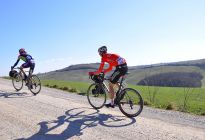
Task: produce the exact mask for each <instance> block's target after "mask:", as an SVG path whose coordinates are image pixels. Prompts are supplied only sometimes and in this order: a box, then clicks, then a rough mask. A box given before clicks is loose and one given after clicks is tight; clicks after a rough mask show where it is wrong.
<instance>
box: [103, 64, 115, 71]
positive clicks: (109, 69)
mask: <svg viewBox="0 0 205 140" xmlns="http://www.w3.org/2000/svg"><path fill="white" fill-rule="evenodd" d="M112 67H113V66H112V65H111V64H110V65H109V67H108V68H107V69H106V70H104V71H103V73H107V72H109V71H111V70H112Z"/></svg>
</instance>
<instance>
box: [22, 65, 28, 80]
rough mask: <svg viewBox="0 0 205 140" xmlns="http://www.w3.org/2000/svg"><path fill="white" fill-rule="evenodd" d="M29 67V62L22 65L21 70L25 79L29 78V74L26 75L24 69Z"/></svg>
mask: <svg viewBox="0 0 205 140" xmlns="http://www.w3.org/2000/svg"><path fill="white" fill-rule="evenodd" d="M28 67H29V63H28V62H27V63H24V64H22V65H21V67H20V69H21V72H22V73H23V75H22V77H23V79H24V80H26V79H27V75H26V73H25V72H24V71H23V69H24V68H28Z"/></svg>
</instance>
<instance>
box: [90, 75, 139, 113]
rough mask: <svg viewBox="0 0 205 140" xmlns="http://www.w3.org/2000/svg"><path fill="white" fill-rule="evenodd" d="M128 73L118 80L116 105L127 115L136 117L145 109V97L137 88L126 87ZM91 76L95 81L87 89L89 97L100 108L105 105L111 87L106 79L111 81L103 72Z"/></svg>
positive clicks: (94, 106)
mask: <svg viewBox="0 0 205 140" xmlns="http://www.w3.org/2000/svg"><path fill="white" fill-rule="evenodd" d="M127 74H128V73H127ZM127 74H126V75H127ZM126 75H125V76H122V77H121V78H120V80H119V82H118V88H117V91H116V97H115V100H114V103H115V105H116V106H119V109H120V111H121V112H122V113H123V114H124V115H125V116H127V117H136V116H138V115H139V114H140V113H141V112H142V110H143V99H142V97H141V95H140V93H139V92H138V91H137V90H135V89H133V88H127V87H126V85H125V83H124V80H125V77H126ZM90 78H91V79H92V80H93V81H94V83H93V84H91V85H90V86H89V88H88V90H87V99H88V102H89V104H90V105H91V106H92V107H93V108H94V109H100V108H102V107H103V106H104V105H105V103H106V100H107V94H108V93H109V89H108V87H107V84H106V81H109V78H105V77H104V74H103V73H102V74H99V75H92V76H90Z"/></svg>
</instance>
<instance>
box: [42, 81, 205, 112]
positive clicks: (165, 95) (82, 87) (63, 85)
mask: <svg viewBox="0 0 205 140" xmlns="http://www.w3.org/2000/svg"><path fill="white" fill-rule="evenodd" d="M42 83H43V85H44V86H48V87H52V88H58V89H62V90H63V89H64V90H66V91H73V92H77V93H80V94H85V93H86V91H87V89H88V87H89V85H90V84H89V83H84V82H69V81H58V80H43V81H42ZM129 87H131V88H134V89H136V90H138V91H139V92H140V93H141V95H142V97H143V99H144V101H145V104H146V105H148V106H151V107H156V108H161V109H169V110H170V109H171V110H177V111H183V112H188V113H192V114H197V115H205V89H204V88H194V89H193V88H191V89H190V91H191V92H190V93H189V94H188V97H189V98H188V102H187V104H186V106H185V107H184V100H185V93H186V92H185V91H188V90H189V89H188V88H176V87H147V86H135V85H129ZM154 93H156V94H155V98H152V96H153V95H154Z"/></svg>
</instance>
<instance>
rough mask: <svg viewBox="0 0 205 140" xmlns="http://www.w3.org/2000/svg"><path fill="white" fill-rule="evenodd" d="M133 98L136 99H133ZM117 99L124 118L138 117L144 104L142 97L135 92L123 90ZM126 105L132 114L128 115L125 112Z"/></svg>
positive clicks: (128, 89)
mask: <svg viewBox="0 0 205 140" xmlns="http://www.w3.org/2000/svg"><path fill="white" fill-rule="evenodd" d="M134 96H135V97H136V98H134ZM119 98H120V99H119V102H118V105H119V109H120V111H121V112H122V113H123V114H124V115H125V116H127V117H129V118H132V117H136V116H138V115H139V114H140V113H141V112H142V110H143V104H144V103H143V99H142V96H141V95H140V93H139V92H138V91H137V90H135V89H132V88H125V89H123V90H122V91H121V92H120V94H119ZM126 104H128V108H129V107H130V109H131V112H132V113H129V112H128V111H127V110H125V108H126V106H125V105H126ZM133 106H134V107H135V108H136V111H135V110H133ZM135 108H134V109H135Z"/></svg>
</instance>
